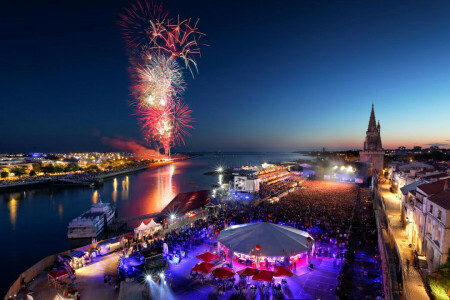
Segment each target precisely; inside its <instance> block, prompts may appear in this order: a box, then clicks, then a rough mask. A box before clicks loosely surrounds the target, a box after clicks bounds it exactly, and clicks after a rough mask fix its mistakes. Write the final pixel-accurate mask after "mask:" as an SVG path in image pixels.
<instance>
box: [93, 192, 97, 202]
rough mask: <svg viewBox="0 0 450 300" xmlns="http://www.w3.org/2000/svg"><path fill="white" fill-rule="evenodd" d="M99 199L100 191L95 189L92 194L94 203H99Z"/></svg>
mask: <svg viewBox="0 0 450 300" xmlns="http://www.w3.org/2000/svg"><path fill="white" fill-rule="evenodd" d="M97 201H98V191H97V190H95V191H94V193H93V194H92V203H97Z"/></svg>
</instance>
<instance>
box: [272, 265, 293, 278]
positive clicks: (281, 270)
mask: <svg viewBox="0 0 450 300" xmlns="http://www.w3.org/2000/svg"><path fill="white" fill-rule="evenodd" d="M292 275H294V273H292V272H291V271H290V270H289V269H288V268H286V267H285V266H280V267H275V274H274V275H273V276H275V277H285V276H288V277H291V276H292Z"/></svg>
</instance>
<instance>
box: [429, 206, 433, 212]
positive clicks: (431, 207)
mask: <svg viewBox="0 0 450 300" xmlns="http://www.w3.org/2000/svg"><path fill="white" fill-rule="evenodd" d="M430 213H433V205H430Z"/></svg>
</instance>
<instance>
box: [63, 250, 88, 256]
mask: <svg viewBox="0 0 450 300" xmlns="http://www.w3.org/2000/svg"><path fill="white" fill-rule="evenodd" d="M66 256H68V257H83V256H84V252H83V251H73V252H71V253H69V254H67V255H66Z"/></svg>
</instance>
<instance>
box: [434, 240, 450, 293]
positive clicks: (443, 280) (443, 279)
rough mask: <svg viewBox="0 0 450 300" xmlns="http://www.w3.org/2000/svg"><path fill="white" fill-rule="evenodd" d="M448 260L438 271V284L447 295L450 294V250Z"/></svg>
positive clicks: (449, 250)
mask: <svg viewBox="0 0 450 300" xmlns="http://www.w3.org/2000/svg"><path fill="white" fill-rule="evenodd" d="M448 254H449V256H447V260H446V261H445V263H443V264H442V265H441V266H440V267H439V268H438V269H437V271H436V282H437V283H438V284H439V285H440V286H442V287H443V288H444V289H445V291H446V293H447V295H448V294H449V292H450V248H449V249H448Z"/></svg>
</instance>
